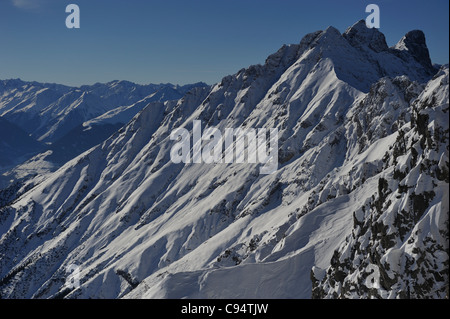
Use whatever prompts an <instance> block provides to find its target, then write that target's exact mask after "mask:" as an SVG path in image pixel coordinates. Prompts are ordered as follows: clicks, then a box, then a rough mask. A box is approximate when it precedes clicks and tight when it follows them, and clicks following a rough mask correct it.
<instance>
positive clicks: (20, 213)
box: [0, 21, 449, 298]
mask: <svg viewBox="0 0 450 319" xmlns="http://www.w3.org/2000/svg"><path fill="white" fill-rule="evenodd" d="M109 85H110V86H114V85H116V86H118V85H119V83H113V84H109ZM0 88H2V87H1V86H0ZM103 89H104V88H103V87H98V88H93V90H94V91H95V92H97V91H101V90H103ZM2 90H3V88H2ZM34 90H37V88H35V89H34ZM27 92H28V91H24V92H23V93H22V95H20V96H19V95H17V94H16V95H15V99H16V101H19V102H22V101H25V99H26V98H27V96H28V95H27V94H28V93H27ZM37 92H39V93H36V94H34V95H33V96H34V97H35V98H36V99H35V100H33V101H34V102H33V103H31V104H28V103H25V102H23V103H22V104H23V105H24V107H25V105H29V106H30V107H29V109H28V110H26V111H25V110H24V108H21V107H20V105H22V104H20V103H19V104H17V103H16V107H15V108H8V107H7V106H6V107H5V106H4V105H6V104H0V105H1V111H2V114H4V115H3V117H5V120H8V121H10V122H12V123H15V124H16V125H18V126H20V124H21V123H24V125H25V126H26V128H27V130H28V131H27V132H28V133H29V134H31V136H32V137H34V138H35V139H36V140H38V141H39V142H41V143H42V142H44V143H45V142H55V141H56V139H58V138H61V137H62V136H63V135H64V134H66V133H67V132H69V130H70V129H73V128H74V127H75V126H74V125H70V126H67V125H66V124H64V123H66V121H69V119H71V118H72V115H70V114H72V112H74V111H72V110H75V109H77V107H75V104H73V103H84V104H83V105H85V106H86V107H83V108H82V110H84V111H85V112H88V113H89V112H95V116H90V118H89V120H88V119H87V118H83V119H82V120H81V121H78V125H80V124H82V123H85V124H84V127H85V128H86V127H93V126H94V125H96V123H109V124H114V121H113V120H112V119H114V118H115V117H117V116H118V117H120V114H122V115H123V114H125V115H127V114H128V113H127V109H128V108H127V107H122V108H121V109H116V108H115V107H114V108H112V107H110V106H111V105H112V104H111V103H112V102H111V101H112V100H114V101H116V100H118V102H115V103H113V104H114V105H116V107H118V106H124V105H133V104H134V103H140V102H139V101H140V100H142V99H144V98H145V97H146V96H148V94H147V93H148V92H145V93H143V94H138V93H136V96H134V95H133V98H131V95H130V94H129V92H128V91H127V92H128V93H127V94H125V95H122V93H121V92H122V91H120V90H119V91H117V94H113V95H108V94H106V95H102V94H94V93H91V92H90V91H83V90H81V91H80V92H77V91H76V90H75V91H73V90H72V91H70V90H68V89H67V88H66V87H62V86H57V85H54V86H53V87H51V88H48V89H45V88H42V89H40V90H39V91H37ZM134 92H135V91H134ZM448 92H449V67H448V65H444V66H436V65H433V64H432V62H431V60H430V57H429V53H428V49H427V46H426V41H425V35H424V34H423V32H422V31H418V30H414V31H411V32H408V33H407V34H406V35H405V36H404V37H403V38H402V39H400V40H399V42H398V43H397V44H396V45H394V46H392V47H389V46H388V45H387V43H386V40H385V37H384V35H383V34H382V33H380V32H379V31H378V30H377V29H368V28H367V27H366V25H365V21H359V22H357V23H355V24H354V25H353V26H351V27H349V28H348V29H347V30H346V31H345V32H344V33H341V32H339V31H338V30H337V29H335V28H333V27H328V28H327V29H326V30H323V31H317V32H314V33H311V34H307V35H306V36H304V37H303V39H302V40H301V41H300V43H299V44H292V45H284V46H283V47H281V48H280V49H279V50H278V51H277V52H276V53H274V54H272V55H270V56H269V57H268V58H267V60H266V61H265V63H264V64H263V65H252V66H250V67H248V68H246V69H242V70H239V71H238V72H237V73H236V74H234V75H230V76H226V77H225V78H223V80H222V81H221V82H220V83H217V84H215V85H213V86H211V87H209V86H201V85H199V86H195V87H192V88H191V89H190V90H189V91H188V92H186V93H185V94H184V95H183V96H182V97H180V98H179V99H176V100H172V99H171V100H168V101H163V100H157V101H153V102H151V103H150V101H148V103H147V102H142V103H141V104H140V105H141V106H142V108H140V111H139V113H137V114H136V113H135V114H136V115H135V116H134V117H132V116H133V115H134V114H133V115H131V116H130V115H128V116H130V117H129V118H127V122H128V124H126V125H125V126H123V127H121V128H119V127H118V128H115V131H114V132H113V133H112V135H111V136H109V137H108V138H107V139H106V140H104V141H103V142H101V143H100V144H98V145H96V146H94V145H92V146H93V147H92V148H90V149H88V150H86V151H85V152H84V153H82V154H80V155H78V156H76V157H74V158H73V159H70V160H69V161H68V162H67V163H66V164H64V165H63V166H62V167H61V168H59V169H58V170H57V171H55V172H53V173H51V174H48V175H46V176H45V178H39V176H37V177H35V179H34V182H33V183H31V184H26V185H25V186H18V187H16V188H14V194H12V195H11V194H8V193H6V192H3V193H1V194H2V196H5V198H3V199H1V198H0V204H1V205H0V206H1V208H0V236H1V237H0V296H1V298H448V289H449V278H448V271H449V231H448V227H449V224H448V223H449V222H448V216H449V201H448V186H449V141H448V138H449V120H448V115H449V114H448V113H449V93H448ZM11 94H12V93H11ZM60 95H62V97H60V98H59V99H71V101H72V100H73V101H74V102H73V103H72V104H70V105H72V106H73V107H65V108H63V109H59V108H58V105H59V104H58V103H53V104H51V105H49V106H47V105H46V103H44V101H46V100H55V98H56V97H58V96H60ZM34 97H33V99H34ZM134 97H136V98H134ZM2 103H3V102H2ZM77 105H78V104H77ZM97 110H98V112H97ZM22 111H23V112H22ZM8 114H10V115H8ZM46 114H48V116H46ZM73 114H74V115H73V117H79V116H81V115H75V114H79V113H73ZM80 114H83V113H80ZM118 114H119V115H118ZM44 115H45V117H44ZM131 117H132V118H131ZM35 118H36V119H39V120H33V119H35ZM94 118H95V119H94ZM125 118H126V116H125ZM29 121H31V122H32V123H33V124H34V125H31V124H30V125H29V124H26V123H29ZM108 121H109V122H108ZM194 121H200V122H201V126H202V130H203V131H205V130H206V129H207V128H213V127H214V128H217V129H218V130H219V131H220V132H225V130H226V128H234V129H237V128H241V129H249V128H254V129H257V128H266V129H268V130H269V129H271V128H276V129H278V140H277V142H278V148H277V149H276V150H272V151H271V153H272V155H273V153H275V154H277V155H278V157H277V159H278V167H277V168H278V169H277V170H275V172H273V173H272V174H261V173H260V166H261V165H262V164H259V163H254V164H249V163H246V162H244V163H239V162H238V161H234V162H233V163H228V164H227V163H210V164H209V163H205V162H203V163H201V164H198V163H193V162H192V161H191V163H187V164H185V163H175V162H174V161H172V160H171V156H170V155H171V149H172V147H173V146H174V144H175V143H176V141H175V140H173V139H171V137H170V135H171V133H172V132H173V131H175V130H176V129H178V128H185V129H186V130H188V131H189V133H190V134H191V137H192V132H193V123H194ZM2 125H3V124H2ZM22 129H23V128H22ZM23 139H24V142H25V143H26V144H27V145H29V148H30V149H33V147H35V145H34V144H33V143H31V142H30V143H28V141H26V138H25V137H24V138H23ZM99 142H100V141H99ZM63 144H64V143H63ZM248 144H249V143H247V144H246V145H245V148H244V150H243V152H244V154H246V156H249V154H250V152H249V150H248V148H249V147H248ZM203 145H204V146H206V145H207V140H206V139H205V140H203ZM195 147H196V146H195V145H194V146H193V145H192V143H191V145H190V149H191V153H193V149H194V148H195ZM62 154H63V155H64V154H65V153H64V152H62ZM8 196H9V197H8ZM7 198H9V200H8V199H7Z"/></svg>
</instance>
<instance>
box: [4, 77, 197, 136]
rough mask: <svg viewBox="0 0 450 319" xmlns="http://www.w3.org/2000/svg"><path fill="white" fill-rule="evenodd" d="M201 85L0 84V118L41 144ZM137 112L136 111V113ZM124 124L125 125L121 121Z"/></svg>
mask: <svg viewBox="0 0 450 319" xmlns="http://www.w3.org/2000/svg"><path fill="white" fill-rule="evenodd" d="M196 86H206V84H204V83H197V84H193V85H192V84H190V85H185V86H179V85H172V84H148V85H139V84H135V83H132V82H128V81H112V82H109V83H105V84H103V83H97V84H94V85H84V86H81V87H67V86H63V85H58V84H47V83H38V82H24V81H21V80H3V81H0V116H2V117H4V118H5V119H7V120H9V121H11V122H13V123H15V124H16V125H18V126H19V127H21V128H22V129H23V130H25V131H26V132H28V133H29V134H30V135H31V136H32V137H33V138H35V139H36V140H38V141H41V142H55V141H57V140H58V139H60V138H62V137H63V136H64V135H65V134H67V133H68V132H70V131H71V130H72V129H74V128H76V127H77V126H79V125H81V124H82V123H84V122H86V121H89V120H91V119H93V118H95V117H97V116H100V115H102V114H104V113H106V112H108V111H111V110H113V109H115V108H117V107H122V106H129V105H132V104H135V103H136V102H138V101H141V100H143V99H146V100H147V101H148V102H151V101H167V100H177V99H179V98H181V97H182V96H183V95H184V94H185V93H186V92H187V91H189V90H190V89H191V88H193V87H196ZM136 113H137V112H136ZM125 123H126V122H125Z"/></svg>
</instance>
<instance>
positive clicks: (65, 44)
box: [0, 0, 449, 86]
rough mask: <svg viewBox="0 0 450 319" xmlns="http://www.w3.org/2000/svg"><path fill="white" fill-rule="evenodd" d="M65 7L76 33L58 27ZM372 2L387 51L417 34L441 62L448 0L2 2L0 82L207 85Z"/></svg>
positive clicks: (341, 22)
mask: <svg viewBox="0 0 450 319" xmlns="http://www.w3.org/2000/svg"><path fill="white" fill-rule="evenodd" d="M70 3H75V4H77V5H78V6H79V7H80V10H81V28H80V29H67V28H66V26H65V20H66V17H67V15H68V14H67V13H66V12H65V8H66V6H67V5H68V4H70ZM369 3H375V4H377V5H378V6H379V7H380V12H381V28H380V31H381V32H383V33H384V34H385V36H386V39H387V42H388V45H390V46H391V45H394V44H395V43H396V42H397V41H398V40H399V39H400V38H401V37H402V36H403V35H404V34H405V33H406V32H408V31H410V30H413V29H421V30H423V31H424V32H425V35H426V39H427V44H428V48H429V50H430V55H431V59H432V61H433V62H434V63H440V64H443V63H448V61H449V50H448V47H449V13H448V10H449V8H448V7H449V1H448V0H429V1H423V0H421V1H418V0H409V1H402V0H371V1H359V0H339V1H337V0H329V1H325V0H314V1H299V0H220V1H219V0H126V1H125V0H70V1H66V0H0V79H8V78H21V79H23V80H29V81H31V80H34V81H40V82H54V83H62V84H67V85H74V86H79V85H82V84H93V83H95V82H108V81H111V80H129V81H133V82H137V83H143V84H144V83H166V82H171V83H177V84H186V83H193V82H198V81H204V82H207V83H209V84H213V83H216V82H218V81H220V80H221V79H222V77H224V76H226V75H229V74H233V73H235V72H237V71H238V70H239V69H241V68H243V67H247V66H249V65H251V64H257V63H264V60H265V59H266V57H267V56H268V55H269V54H271V53H274V52H276V51H277V50H278V49H279V48H280V47H281V46H282V45H283V44H290V43H298V42H300V40H301V38H302V37H303V36H304V35H305V34H307V33H309V32H313V31H316V30H323V29H325V28H326V27H328V26H330V25H332V26H334V27H336V28H337V29H339V30H340V31H341V32H344V31H345V29H346V28H347V27H348V26H350V25H352V24H353V23H355V22H356V21H358V20H360V19H365V18H366V16H367V15H368V13H366V12H365V7H366V5H367V4H369Z"/></svg>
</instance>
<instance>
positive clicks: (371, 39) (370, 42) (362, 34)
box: [343, 20, 389, 52]
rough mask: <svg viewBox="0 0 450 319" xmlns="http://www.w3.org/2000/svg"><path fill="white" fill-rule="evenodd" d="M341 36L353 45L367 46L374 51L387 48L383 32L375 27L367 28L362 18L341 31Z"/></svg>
mask: <svg viewBox="0 0 450 319" xmlns="http://www.w3.org/2000/svg"><path fill="white" fill-rule="evenodd" d="M343 37H344V38H345V39H346V40H347V41H348V42H349V43H350V44H351V45H352V46H353V47H358V48H359V47H362V46H367V47H369V48H370V49H372V50H373V51H375V52H381V51H386V50H388V49H389V47H388V45H387V43H386V38H385V37H384V34H383V33H381V32H380V31H378V29H376V28H368V27H367V26H366V22H365V21H364V20H359V21H358V22H356V23H355V24H354V25H352V26H351V27H349V28H347V30H345V32H344V33H343Z"/></svg>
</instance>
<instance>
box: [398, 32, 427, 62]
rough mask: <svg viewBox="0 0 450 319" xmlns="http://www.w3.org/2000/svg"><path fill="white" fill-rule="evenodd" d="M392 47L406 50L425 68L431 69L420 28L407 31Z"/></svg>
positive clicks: (423, 35)
mask: <svg viewBox="0 0 450 319" xmlns="http://www.w3.org/2000/svg"><path fill="white" fill-rule="evenodd" d="M394 48H395V49H397V50H400V51H404V50H406V51H408V52H409V53H410V54H411V55H412V56H413V57H414V59H416V60H417V62H419V63H420V64H421V65H423V66H424V67H425V68H427V69H433V65H432V63H431V59H430V54H429V52H428V47H427V44H426V40H425V34H424V33H423V32H422V31H421V30H412V31H409V32H408V33H406V34H405V36H404V37H403V38H401V39H400V41H399V42H398V43H397V44H396V45H395V47H394Z"/></svg>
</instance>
